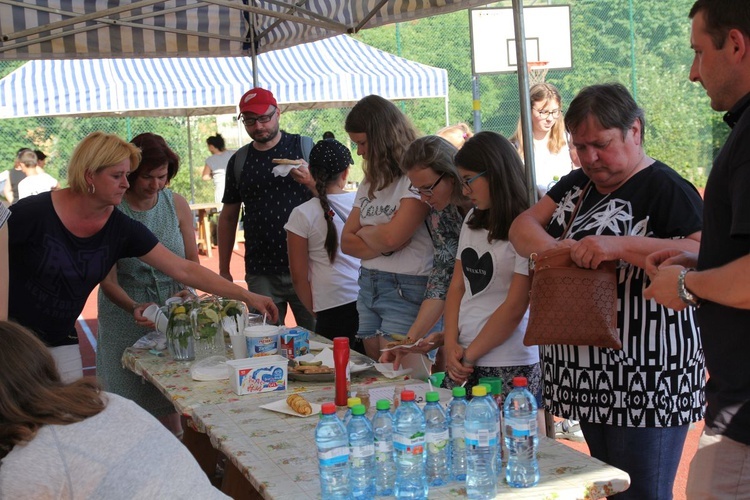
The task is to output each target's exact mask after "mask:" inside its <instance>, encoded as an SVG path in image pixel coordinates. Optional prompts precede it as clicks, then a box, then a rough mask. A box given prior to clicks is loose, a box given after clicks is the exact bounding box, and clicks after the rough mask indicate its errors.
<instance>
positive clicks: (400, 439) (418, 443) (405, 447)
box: [393, 432, 424, 455]
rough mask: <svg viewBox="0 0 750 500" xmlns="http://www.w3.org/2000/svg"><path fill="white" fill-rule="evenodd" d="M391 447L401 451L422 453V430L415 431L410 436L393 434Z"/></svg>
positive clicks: (413, 453)
mask: <svg viewBox="0 0 750 500" xmlns="http://www.w3.org/2000/svg"><path fill="white" fill-rule="evenodd" d="M393 448H394V449H395V450H396V451H399V452H401V453H407V454H409V455H421V454H422V453H424V432H416V433H414V434H413V435H412V436H411V437H409V436H404V435H402V434H395V435H394V436H393Z"/></svg>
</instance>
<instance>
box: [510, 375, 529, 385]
mask: <svg viewBox="0 0 750 500" xmlns="http://www.w3.org/2000/svg"><path fill="white" fill-rule="evenodd" d="M527 385H529V383H528V381H527V380H526V377H513V387H526V386H527Z"/></svg>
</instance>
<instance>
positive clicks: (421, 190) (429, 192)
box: [409, 172, 445, 198]
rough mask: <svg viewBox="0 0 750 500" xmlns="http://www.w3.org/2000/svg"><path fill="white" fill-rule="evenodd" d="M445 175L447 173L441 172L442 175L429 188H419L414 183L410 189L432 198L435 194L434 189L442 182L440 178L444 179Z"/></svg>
mask: <svg viewBox="0 0 750 500" xmlns="http://www.w3.org/2000/svg"><path fill="white" fill-rule="evenodd" d="M444 175H445V172H443V173H442V174H440V177H438V178H437V180H436V181H435V182H433V183H432V186H430V187H428V188H418V187H414V185H413V184H410V185H409V191H411V192H412V193H414V194H421V195H422V196H425V197H427V198H431V197H432V194H433V193H432V190H433V189H435V186H437V185H438V183H439V182H440V179H442V178H443V176H444Z"/></svg>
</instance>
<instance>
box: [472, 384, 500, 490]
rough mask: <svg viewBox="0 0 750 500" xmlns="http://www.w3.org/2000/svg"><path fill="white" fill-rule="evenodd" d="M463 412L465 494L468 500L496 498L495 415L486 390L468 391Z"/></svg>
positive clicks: (496, 443) (476, 386)
mask: <svg viewBox="0 0 750 500" xmlns="http://www.w3.org/2000/svg"><path fill="white" fill-rule="evenodd" d="M471 394H472V396H474V397H473V399H472V400H471V402H470V403H469V406H468V407H467V408H466V420H465V422H464V429H465V430H466V494H467V496H468V497H469V498H471V499H484V498H495V496H496V495H497V453H498V451H497V448H498V432H497V430H498V425H499V423H498V415H499V414H498V411H497V406H495V404H494V401H492V398H490V397H487V387H486V386H484V385H475V386H474V387H472V391H471Z"/></svg>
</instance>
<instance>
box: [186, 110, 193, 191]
mask: <svg viewBox="0 0 750 500" xmlns="http://www.w3.org/2000/svg"><path fill="white" fill-rule="evenodd" d="M186 118H187V133H188V165H189V166H190V168H189V169H188V170H189V172H190V203H191V204H192V203H195V185H194V184H193V138H192V137H191V136H192V133H191V130H190V115H187V116H186Z"/></svg>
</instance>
